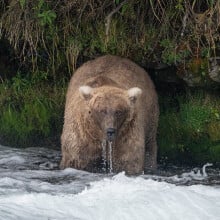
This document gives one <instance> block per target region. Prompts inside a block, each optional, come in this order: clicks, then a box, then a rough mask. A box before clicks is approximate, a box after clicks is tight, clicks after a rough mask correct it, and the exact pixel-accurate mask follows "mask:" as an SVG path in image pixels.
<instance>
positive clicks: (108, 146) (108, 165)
mask: <svg viewBox="0 0 220 220" xmlns="http://www.w3.org/2000/svg"><path fill="white" fill-rule="evenodd" d="M112 151H113V150H112V141H106V140H103V141H102V171H103V172H105V173H112V172H113V156H112Z"/></svg>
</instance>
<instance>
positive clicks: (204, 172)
mask: <svg viewBox="0 0 220 220" xmlns="http://www.w3.org/2000/svg"><path fill="white" fill-rule="evenodd" d="M211 166H213V164H212V163H206V164H205V165H204V166H203V167H202V174H203V176H204V177H207V176H208V175H207V173H206V170H205V169H206V167H211Z"/></svg>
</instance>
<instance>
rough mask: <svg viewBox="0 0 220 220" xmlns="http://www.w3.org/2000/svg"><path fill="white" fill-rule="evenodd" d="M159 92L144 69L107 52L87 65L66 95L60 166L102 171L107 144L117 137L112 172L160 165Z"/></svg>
mask: <svg viewBox="0 0 220 220" xmlns="http://www.w3.org/2000/svg"><path fill="white" fill-rule="evenodd" d="M158 117H159V107H158V100H157V93H156V91H155V88H154V85H153V82H152V81H151V79H150V77H149V76H148V74H147V73H146V71H145V70H144V69H142V68H141V67H139V66H138V65H136V64H135V63H134V62H132V61H130V60H129V59H126V58H121V57H118V56H111V55H106V56H102V57H99V58H97V59H95V60H92V61H88V62H86V63H85V64H83V65H82V66H81V67H80V68H78V69H77V71H76V72H75V73H74V75H73V76H72V78H71V81H70V83H69V86H68V91H67V95H66V105H65V116H64V126H63V132H62V136H61V145H62V160H61V164H60V167H61V168H66V167H73V168H76V169H81V170H86V171H92V172H94V171H98V170H99V168H100V167H101V163H102V143H103V141H106V140H110V139H111V140H110V141H112V146H113V152H112V163H113V172H120V171H125V172H126V173H127V174H140V173H142V172H143V171H144V170H148V169H150V170H152V169H156V167H157V143H156V132H157V124H158Z"/></svg>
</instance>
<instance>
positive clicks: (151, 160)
mask: <svg viewBox="0 0 220 220" xmlns="http://www.w3.org/2000/svg"><path fill="white" fill-rule="evenodd" d="M156 169H157V141H156V137H153V138H151V139H149V140H148V142H147V143H146V150H145V166H144V171H145V172H146V171H152V170H153V171H154V170H156Z"/></svg>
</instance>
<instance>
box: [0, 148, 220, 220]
mask: <svg viewBox="0 0 220 220" xmlns="http://www.w3.org/2000/svg"><path fill="white" fill-rule="evenodd" d="M59 160H60V152H59V151H55V150H49V149H46V148H28V149H14V148H8V147H3V146H0V219H2V220H8V219H14V220H17V219H18V220H20V219H21V220H23V219H24V220H32V219H33V220H34V219H39V220H44V219H45V220H48V219H50V220H52V219H71V220H75V219H76V220H90V219H91V220H93V219H94V220H108V219H110V220H111V219H112V220H117V219H119V220H127V219H128V220H129V219H132V220H135V219H137V220H142V219H144V220H145V219H149V220H154V219H158V220H163V219H167V220H172V219H173V220H176V219H178V220H179V219H180V220H181V219H183V220H188V219H189V220H192V219H193V220H197V219H198V220H203V219H204V220H220V171H219V170H218V169H212V167H206V168H205V167H203V168H194V169H190V170H189V169H183V168H178V167H172V168H170V169H169V168H166V169H163V168H161V169H159V171H158V173H157V175H141V176H136V177H134V176H133V177H127V176H126V175H125V174H124V173H123V172H122V173H119V174H109V175H107V174H92V173H88V172H83V171H77V170H74V169H70V168H69V169H65V170H62V171H61V170H59V169H58V163H59Z"/></svg>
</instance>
